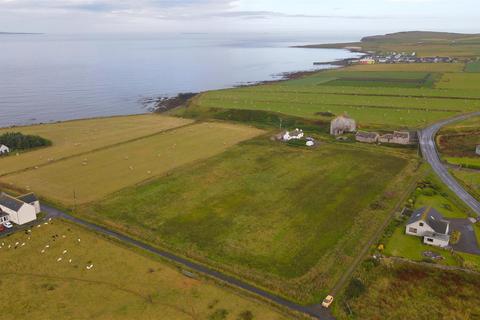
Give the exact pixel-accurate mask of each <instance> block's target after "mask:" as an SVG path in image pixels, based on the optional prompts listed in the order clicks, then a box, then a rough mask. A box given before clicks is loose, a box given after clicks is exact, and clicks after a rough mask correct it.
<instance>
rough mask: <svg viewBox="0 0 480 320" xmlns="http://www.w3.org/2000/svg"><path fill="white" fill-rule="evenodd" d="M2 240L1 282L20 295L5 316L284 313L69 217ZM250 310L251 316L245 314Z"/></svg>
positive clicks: (195, 316) (259, 316)
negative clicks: (184, 271)
mask: <svg viewBox="0 0 480 320" xmlns="http://www.w3.org/2000/svg"><path fill="white" fill-rule="evenodd" d="M63 236H65V238H64V237H63ZM78 239H80V242H79V241H78ZM17 242H18V246H17V247H15V243H17ZM23 243H25V245H24V246H22V244H23ZM0 244H2V246H0V265H1V266H2V280H1V282H0V289H1V290H2V292H8V295H9V296H10V297H15V298H12V299H8V307H6V308H5V310H4V312H3V313H2V316H1V318H2V319H5V320H9V319H12V320H13V319H25V318H29V319H53V318H58V319H75V320H79V319H158V317H159V315H161V319H165V320H168V319H171V320H181V319H185V320H187V319H211V320H214V319H232V320H238V319H244V320H247V319H270V320H273V319H286V318H287V317H285V316H282V315H281V314H279V313H278V312H277V311H275V310H274V309H272V308H271V307H269V306H268V305H264V304H262V303H260V302H256V301H255V300H253V299H251V298H248V297H246V296H241V295H239V294H237V293H236V292H234V291H233V290H230V289H227V288H220V287H218V286H216V285H215V284H214V283H212V282H211V281H207V280H203V279H201V278H199V279H192V278H187V277H185V276H184V275H182V273H181V272H180V270H178V269H177V268H175V267H173V266H172V265H169V264H166V263H164V262H161V261H160V260H157V259H154V258H150V257H148V256H146V255H143V254H140V253H137V252H135V251H132V250H131V249H130V248H127V247H125V246H123V245H120V244H118V243H117V242H113V241H111V240H107V239H106V238H103V237H101V236H98V235H96V234H94V233H92V232H89V231H86V230H85V229H83V228H80V227H77V226H74V225H71V224H69V223H66V222H62V221H58V220H54V221H52V222H51V223H50V224H48V225H43V224H42V225H41V228H33V229H32V233H31V234H28V235H27V234H24V233H23V232H19V233H17V234H15V235H12V236H9V237H6V238H2V239H0ZM46 245H49V248H45V246H46ZM9 246H11V248H8V247H9ZM42 250H44V252H43V253H42ZM64 251H66V252H65V254H63V252H64ZM58 258H62V260H61V261H57V259H58ZM70 259H71V262H70ZM90 264H93V267H92V268H91V269H90V270H87V269H86V266H89V265H90ZM250 313H251V315H253V318H245V316H246V315H247V314H250ZM222 315H225V316H224V317H222ZM242 315H243V317H242ZM288 318H289V319H290V318H291V317H288Z"/></svg>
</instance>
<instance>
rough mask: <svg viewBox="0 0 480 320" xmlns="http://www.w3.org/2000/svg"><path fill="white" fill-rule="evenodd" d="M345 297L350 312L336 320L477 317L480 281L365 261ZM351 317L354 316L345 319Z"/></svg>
mask: <svg viewBox="0 0 480 320" xmlns="http://www.w3.org/2000/svg"><path fill="white" fill-rule="evenodd" d="M355 279H356V280H355V282H352V284H351V285H350V292H349V293H347V294H346V296H347V303H348V306H349V308H350V309H348V308H347V307H345V306H340V305H337V306H336V314H337V316H338V318H339V319H418V320H427V319H442V320H447V319H449V320H463V319H478V317H480V307H479V305H480V298H479V296H478V294H477V291H478V289H477V288H478V286H480V277H479V276H478V275H476V274H467V273H463V272H458V271H445V270H438V269H435V268H429V267H427V266H417V265H412V264H409V263H396V262H392V261H390V260H389V259H384V261H382V262H381V263H380V264H378V263H375V262H373V261H367V262H365V263H364V265H363V267H362V268H361V270H360V271H359V272H357V275H356V278H355ZM350 312H351V313H353V316H348V315H349V314H350Z"/></svg>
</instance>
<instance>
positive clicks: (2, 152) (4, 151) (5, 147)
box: [0, 144, 10, 155]
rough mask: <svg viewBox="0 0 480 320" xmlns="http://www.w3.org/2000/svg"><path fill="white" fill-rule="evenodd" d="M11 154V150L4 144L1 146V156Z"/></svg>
mask: <svg viewBox="0 0 480 320" xmlns="http://www.w3.org/2000/svg"><path fill="white" fill-rule="evenodd" d="M7 153H10V148H9V147H7V146H6V145H4V144H0V155H4V154H7Z"/></svg>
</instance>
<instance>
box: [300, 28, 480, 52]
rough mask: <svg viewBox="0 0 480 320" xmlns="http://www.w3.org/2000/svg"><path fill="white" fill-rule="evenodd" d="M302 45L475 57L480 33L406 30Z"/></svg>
mask: <svg viewBox="0 0 480 320" xmlns="http://www.w3.org/2000/svg"><path fill="white" fill-rule="evenodd" d="M302 47H303V48H349V49H352V48H353V50H356V51H377V52H386V51H406V52H416V53H417V54H418V55H420V56H434V55H444V56H455V57H474V56H478V55H480V34H478V33H477V34H461V33H447V32H431V31H406V32H397V33H390V34H386V35H374V36H368V37H364V38H362V39H361V40H360V42H348V43H330V44H318V45H307V46H302Z"/></svg>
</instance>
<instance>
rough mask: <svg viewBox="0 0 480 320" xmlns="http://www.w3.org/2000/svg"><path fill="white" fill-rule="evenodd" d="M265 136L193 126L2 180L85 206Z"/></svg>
mask: <svg viewBox="0 0 480 320" xmlns="http://www.w3.org/2000/svg"><path fill="white" fill-rule="evenodd" d="M179 121H183V120H179ZM261 133H262V131H261V130H258V129H255V128H251V127H247V126H237V125H232V124H226V123H201V124H194V125H190V126H186V127H182V128H179V129H175V130H169V131H166V132H161V133H158V134H155V135H150V136H147V137H144V138H142V139H136V140H135V141H130V142H126V143H121V144H117V145H114V146H110V147H108V148H104V149H101V150H98V151H94V152H90V153H84V154H82V155H81V156H75V157H69V158H68V159H65V160H62V161H56V162H52V163H51V164H48V165H45V166H41V167H39V168H36V169H32V170H27V171H22V172H19V173H15V174H11V175H7V176H4V177H2V178H1V181H2V182H3V183H4V184H7V185H11V186H15V187H17V188H21V189H24V190H35V192H36V193H37V194H39V195H41V196H43V197H45V198H48V199H50V200H54V201H55V202H59V203H61V204H64V205H72V204H73V203H74V202H75V203H77V204H82V203H85V202H90V201H94V200H99V199H101V198H103V197H104V196H106V195H107V194H109V193H112V192H115V191H117V190H120V189H122V188H124V187H127V186H130V185H134V184H137V183H139V182H142V181H144V180H147V179H151V178H153V177H156V176H159V175H162V174H164V173H166V172H167V171H169V170H171V169H173V168H175V167H178V166H181V165H184V164H187V163H190V162H194V161H197V160H201V159H205V158H208V157H211V156H213V155H215V154H218V153H221V152H223V151H224V150H226V149H227V148H228V147H230V146H232V145H234V144H236V143H238V142H241V141H243V140H245V139H249V138H252V137H254V136H256V135H258V134H261ZM44 150H45V151H47V149H44ZM42 151H43V150H42ZM25 155H27V154H25ZM7 160H8V158H7ZM0 161H3V159H2V160H0Z"/></svg>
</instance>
